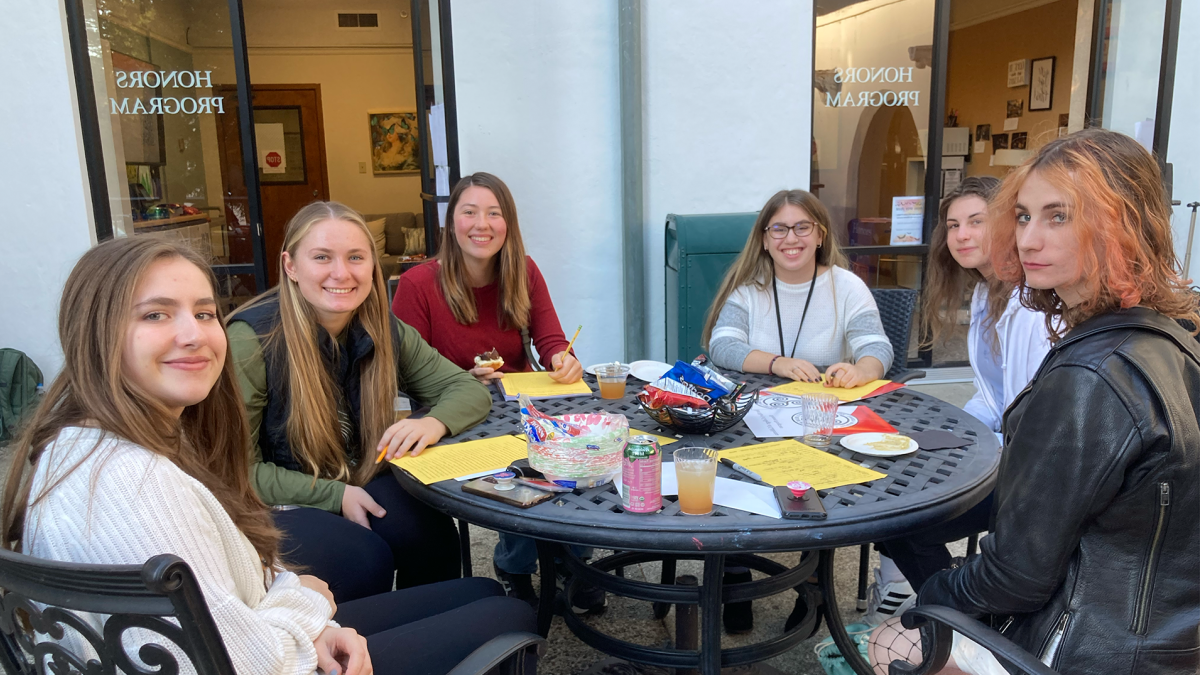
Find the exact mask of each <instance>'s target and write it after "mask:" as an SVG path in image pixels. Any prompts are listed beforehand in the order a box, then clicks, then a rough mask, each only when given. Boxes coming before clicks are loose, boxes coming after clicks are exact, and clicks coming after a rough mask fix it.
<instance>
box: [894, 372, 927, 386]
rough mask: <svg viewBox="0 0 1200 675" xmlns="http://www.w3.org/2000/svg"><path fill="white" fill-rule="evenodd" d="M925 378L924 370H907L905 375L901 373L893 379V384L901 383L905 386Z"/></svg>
mask: <svg viewBox="0 0 1200 675" xmlns="http://www.w3.org/2000/svg"><path fill="white" fill-rule="evenodd" d="M923 377H925V371H923V370H906V371H904V372H903V373H901V374H900V375H898V376H896V377H894V378H892V382H899V383H901V384H904V383H905V382H911V381H913V380H918V379H921V378H923Z"/></svg>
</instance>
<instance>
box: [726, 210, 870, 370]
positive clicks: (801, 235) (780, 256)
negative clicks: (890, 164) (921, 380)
mask: <svg viewBox="0 0 1200 675" xmlns="http://www.w3.org/2000/svg"><path fill="white" fill-rule="evenodd" d="M830 232H831V230H830V225H829V212H828V211H826V210H825V205H824V204H822V203H821V202H820V200H818V199H817V198H816V197H815V196H813V195H812V194H811V193H809V192H805V191H804V190H781V191H780V192H777V193H775V195H774V196H772V197H771V198H770V199H769V200H767V203H766V204H765V205H764V206H763V208H762V211H761V212H759V214H758V220H757V221H755V223H754V230H753V231H752V232H751V233H750V237H749V238H748V239H747V240H746V246H745V247H744V248H743V249H742V253H741V255H739V256H738V259H737V260H736V261H734V263H733V266H732V267H731V268H730V269H729V272H727V273H726V274H725V279H724V281H722V282H721V287H720V289H719V290H718V291H717V295H716V298H715V300H714V301H713V304H712V307H711V308H709V310H708V319H707V320H706V321H705V323H704V334H703V339H702V344H704V345H706V346H707V348H708V351H709V356H711V357H712V360H713V363H715V364H716V365H718V366H720V367H722V368H730V369H733V370H740V371H742V372H745V373H771V374H772V375H777V376H779V377H787V378H791V379H793V380H798V381H801V382H819V381H821V378H822V371H824V374H825V376H826V377H825V384H826V385H827V386H830V387H856V386H858V385H861V384H866V383H867V382H870V381H872V380H876V379H879V378H881V377H883V374H884V373H886V372H887V370H888V368H890V367H891V365H892V345H891V343H890V342H888V339H887V336H886V335H885V334H884V332H883V323H882V322H881V321H880V319H879V309H878V308H877V307H876V306H875V298H874V297H872V296H871V292H870V291H869V290H868V289H867V285H866V284H864V283H863V282H862V280H861V279H859V278H858V277H857V276H855V275H854V274H853V273H852V272H850V271H849V270H847V269H845V267H844V265H845V264H846V261H845V257H844V256H843V255H842V253H841V251H840V250H839V249H838V244H837V239H836V238H835V237H833V236H831V234H830Z"/></svg>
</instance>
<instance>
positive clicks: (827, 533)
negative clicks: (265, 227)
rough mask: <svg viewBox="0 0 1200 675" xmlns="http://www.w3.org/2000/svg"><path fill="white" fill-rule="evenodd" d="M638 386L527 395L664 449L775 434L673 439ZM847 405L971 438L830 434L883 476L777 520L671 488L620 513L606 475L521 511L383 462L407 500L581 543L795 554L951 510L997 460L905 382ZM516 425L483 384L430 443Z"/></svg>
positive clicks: (970, 501) (895, 533)
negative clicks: (619, 426)
mask: <svg viewBox="0 0 1200 675" xmlns="http://www.w3.org/2000/svg"><path fill="white" fill-rule="evenodd" d="M736 379H738V380H740V381H746V382H748V383H749V384H750V386H751V387H752V388H758V387H768V386H772V385H775V384H780V383H782V380H779V379H778V378H775V377H772V376H767V375H753V374H737V375H736ZM585 380H586V381H588V382H589V384H591V386H592V388H593V391H594V390H595V389H596V385H595V380H594V378H592V377H591V376H590V375H585ZM642 384H643V383H642V382H640V381H637V380H633V379H632V378H630V381H629V382H628V383H627V384H626V396H625V398H623V399H616V400H605V399H601V398H599V396H598V394H597V395H593V396H592V397H578V398H564V399H547V400H540V401H535V402H534V404H535V405H536V406H537V408H538V409H539V410H541V411H542V412H545V413H546V414H549V415H563V414H568V413H576V412H598V411H603V412H608V413H619V414H623V415H625V416H626V417H628V418H629V427H630V430H631V433H633V431H632V430H634V429H637V430H641V431H648V432H653V433H656V434H659V435H662V436H676V437H678V438H680V441H681V442H679V443H672V444H669V445H665V446H663V448H662V449H663V451H664V454H667V453H670V452H671V451H672V449H673V448H675V447H684V446H687V445H705V446H707V447H710V448H713V449H716V450H724V449H728V448H736V447H741V446H745V445H752V444H756V443H765V442H769V441H776V440H782V439H778V438H762V439H759V438H755V437H754V434H753V432H751V431H750V429H749V428H748V427H747V426H746V424H745V423H744V422H738V423H737V424H735V425H734V426H733V427H731V428H730V429H727V430H726V431H723V432H719V433H715V434H711V435H709V436H702V435H701V436H691V435H685V436H682V437H679V436H678V435H676V434H674V433H673V432H671V431H670V430H668V429H664V428H660V427H659V426H658V425H657V424H656V423H655V422H654V421H653V420H651V419H650V417H649V416H648V415H646V413H645V412H644V411H642V409H641V407H640V406H639V405H638V404H637V401H636V400H635V398H634V395H635V394H636V393H637V392H638V391H640V390H641V387H642ZM859 405H866V406H867V407H868V408H870V409H871V410H873V411H875V412H876V413H877V414H879V416H880V417H882V418H883V419H884V420H886V421H887V422H888V423H889V424H891V425H892V426H893V427H895V428H896V429H897V430H898V431H899V432H900V433H908V432H915V431H924V430H933V429H942V430H945V431H949V432H950V433H953V434H955V435H957V436H959V437H960V438H964V439H972V440H974V443H973V444H971V445H967V446H966V447H963V448H956V449H949V450H934V451H925V450H918V451H917V452H915V453H911V454H908V455H904V456H900V457H888V458H881V457H868V456H866V455H861V454H858V453H855V452H852V451H850V450H847V449H845V448H843V447H842V446H841V445H840V444H839V443H837V442H836V440H837V437H836V436H835V443H833V444H832V445H830V446H829V447H828V448H827V449H826V451H828V452H831V453H834V454H836V455H838V456H839V457H842V458H843V459H847V460H849V461H852V462H855V463H856V464H861V465H863V466H866V467H868V468H871V469H874V470H876V471H878V472H880V473H885V474H887V477H886V478H881V479H878V480H875V481H872V482H870V483H862V484H854V485H846V486H842V487H836V488H832V489H829V490H821V491H820V493H819V494H820V495H821V498H822V502H823V503H824V505H825V509H826V510H827V511H828V517H827V518H826V519H825V520H787V519H777V518H772V517H770V516H761V515H756V514H752V513H748V512H745V511H740V510H738V509H733V508H727V507H723V506H719V505H717V506H715V507H714V511H713V513H712V514H711V515H709V516H702V517H698V516H687V515H683V514H681V513H680V512H679V507H678V504H677V503H676V502H675V501H674V497H667V496H664V497H663V509H662V511H660V512H659V513H657V514H634V513H625V512H624V511H623V510H621V498H620V496H619V495H618V494H617V492H616V489H615V488H614V487H613V485H612V484H607V485H602V486H599V487H595V488H591V489H587V490H579V491H576V492H575V493H563V494H561V495H559V496H557V497H556V498H555V499H552V500H549V501H546V502H543V503H541V504H538V505H536V506H533V507H532V508H528V509H521V508H517V507H515V506H510V505H508V504H504V503H501V502H497V501H494V500H490V499H486V498H483V497H479V496H476V495H472V494H469V493H466V492H463V491H462V483H461V482H459V481H455V480H446V481H441V482H439V483H434V484H432V485H423V484H421V483H420V482H419V481H417V480H416V479H414V478H413V477H412V476H411V475H409V474H408V473H407V472H405V471H402V470H400V469H398V468H396V467H395V466H394V465H393V471H394V473H395V475H396V476H397V478H398V480H400V483H401V484H402V485H403V486H404V488H405V489H406V490H408V491H409V493H411V494H412V495H414V496H416V497H417V498H418V499H420V500H422V501H424V502H426V503H428V504H430V505H431V506H433V507H434V508H436V509H438V510H440V511H443V512H445V513H448V514H450V515H452V516H454V517H456V518H461V519H463V520H466V521H467V522H469V523H472V524H475V525H480V526H483V527H487V528H489V529H494V530H499V531H503V532H509V533H513V534H521V535H526V536H531V537H535V538H538V539H548V540H553V541H559V542H564V543H572V544H581V545H585V546H597V547H601V548H610V549H620V550H626V551H654V552H676V553H720V552H729V553H733V552H741V551H797V550H805V549H822V548H832V547H837V546H850V545H855V544H865V543H870V542H875V541H886V540H888V539H893V538H897V537H900V536H904V535H907V534H910V533H912V532H915V531H918V530H921V529H925V528H927V527H930V526H933V525H936V524H938V523H942V522H945V521H947V520H949V519H951V518H953V517H955V516H957V515H960V514H962V513H963V512H965V511H966V510H968V509H969V508H971V507H972V506H974V505H975V504H977V503H978V502H979V501H980V500H982V499H983V497H984V496H986V495H987V494H988V493H989V492H990V491H991V489H992V485H993V483H994V480H995V472H996V467H997V466H998V464H999V461H1000V453H999V442H998V441H997V439H996V436H995V434H993V433H992V432H991V430H990V429H988V428H987V427H986V426H984V424H983V423H982V422H980V421H979V420H977V419H975V418H974V417H972V416H971V415H969V414H968V413H966V412H964V411H963V410H961V409H959V408H957V407H955V406H952V405H950V404H949V403H946V402H944V401H941V400H939V399H937V398H934V397H932V396H929V395H927V394H921V393H918V392H916V391H913V390H912V389H910V388H909V387H902V388H900V389H897V390H896V391H893V392H890V393H887V394H883V395H880V396H876V397H873V398H869V399H866V400H864V401H861V402H860V403H859ZM520 424H521V413H520V409H519V404H518V403H517V402H516V401H506V400H504V399H503V397H501V396H500V395H499V393H498V392H494V393H493V403H492V412H491V414H489V415H488V418H487V420H485V421H484V422H482V423H480V424H479V425H477V426H475V427H472V428H471V429H468V430H467V431H465V432H463V433H461V434H459V435H458V436H455V437H452V438H447V439H443V440H442V441H441V442H442V443H456V442H462V441H469V440H475V439H480V438H492V437H496V436H502V435H505V434H519V433H521V426H520ZM717 475H718V476H720V477H725V478H731V479H733V480H750V479H749V478H746V477H744V476H742V475H741V474H739V473H736V472H733V471H731V470H730V469H729V468H727V467H725V466H724V465H718V468H717ZM756 484H757V483H756Z"/></svg>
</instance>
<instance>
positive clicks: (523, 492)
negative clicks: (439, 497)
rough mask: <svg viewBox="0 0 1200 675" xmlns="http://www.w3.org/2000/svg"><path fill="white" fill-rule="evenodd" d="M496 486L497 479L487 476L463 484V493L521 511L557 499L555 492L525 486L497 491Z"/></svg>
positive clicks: (515, 486) (514, 486)
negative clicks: (507, 505) (508, 505)
mask: <svg viewBox="0 0 1200 675" xmlns="http://www.w3.org/2000/svg"><path fill="white" fill-rule="evenodd" d="M496 485H497V484H496V479H495V478H492V477H491V476H487V477H485V478H476V479H475V480H473V481H468V482H466V483H463V486H462V491H463V492H469V493H471V494H473V495H479V496H480V497H486V498H487V499H494V500H496V501H498V502H503V503H505V504H511V505H512V506H515V507H517V508H521V509H527V508H529V507H531V506H533V505H535V504H541V503H542V502H544V501H547V500H550V499H554V497H555V494H554V493H553V492H545V491H543V490H535V489H534V488H531V487H528V486H525V485H513V486H512V487H511V488H510V489H508V490H498V489H496Z"/></svg>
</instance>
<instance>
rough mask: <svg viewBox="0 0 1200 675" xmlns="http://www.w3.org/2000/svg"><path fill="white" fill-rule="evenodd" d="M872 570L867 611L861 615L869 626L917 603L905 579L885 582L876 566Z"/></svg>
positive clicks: (881, 621)
mask: <svg viewBox="0 0 1200 675" xmlns="http://www.w3.org/2000/svg"><path fill="white" fill-rule="evenodd" d="M874 572H875V582H874V583H872V584H871V585H870V587H868V593H867V598H868V599H867V613H866V614H865V615H864V616H863V622H864V623H866V624H867V625H870V626H878V625H879V624H881V623H883V622H884V621H887V620H888V619H890V618H892V617H893V616H900V615H901V614H903V613H905V612H906V611H908V610H909V608H911V607H912V606H913V605H915V604H917V594H916V593H914V592H913V589H912V586H911V585H909V583H908V581H907V580H905V581H893V582H891V583H887V584H885V583H883V581H882V580H881V579H880V575H879V568H878V567H876V568H875V570H874Z"/></svg>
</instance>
